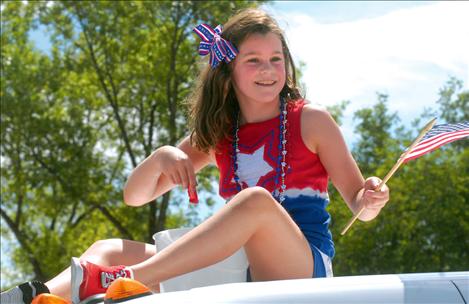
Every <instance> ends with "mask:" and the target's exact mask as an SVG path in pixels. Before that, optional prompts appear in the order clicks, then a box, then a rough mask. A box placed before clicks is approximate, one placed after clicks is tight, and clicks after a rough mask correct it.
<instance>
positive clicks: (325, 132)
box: [301, 105, 389, 221]
mask: <svg viewBox="0 0 469 304" xmlns="http://www.w3.org/2000/svg"><path fill="white" fill-rule="evenodd" d="M301 135H302V138H303V141H304V142H305V144H306V146H307V147H308V148H309V149H310V150H311V151H312V152H315V153H317V154H318V156H319V158H320V160H321V163H322V164H323V166H324V168H325V169H326V171H327V172H328V174H329V176H330V178H331V181H332V183H333V184H334V186H335V187H336V188H337V190H338V191H339V193H340V194H341V196H342V197H343V198H344V200H345V202H346V203H347V205H348V207H349V208H350V209H351V210H352V212H353V213H354V214H356V213H357V212H358V211H359V210H360V209H361V208H362V207H363V206H364V207H366V209H365V211H364V212H363V213H362V214H361V215H360V217H359V219H360V220H362V221H369V220H371V219H373V218H375V217H376V216H377V215H378V213H379V212H380V211H381V208H382V207H384V205H385V204H386V202H387V201H388V200H389V189H388V187H387V186H386V185H384V186H383V187H382V188H381V190H380V191H374V189H375V188H376V187H377V186H378V184H379V182H380V179H379V178H377V177H371V178H368V179H367V180H366V181H365V180H364V178H363V176H362V174H361V172H360V169H359V168H358V166H357V164H356V162H355V160H354V159H353V156H352V154H351V153H350V152H349V150H348V148H347V145H346V144H345V141H344V138H343V136H342V133H341V132H340V129H339V127H338V126H337V124H336V123H335V121H334V119H333V118H332V117H331V115H330V114H329V113H328V112H327V111H326V110H323V109H319V108H316V107H313V106H312V105H305V106H304V109H303V112H302V114H301Z"/></svg>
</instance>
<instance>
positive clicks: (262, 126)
mask: <svg viewBox="0 0 469 304" xmlns="http://www.w3.org/2000/svg"><path fill="white" fill-rule="evenodd" d="M304 105H305V101H304V100H298V101H296V102H290V103H289V104H288V106H287V111H288V112H287V137H286V139H287V143H286V145H287V147H286V148H287V157H286V162H287V170H286V175H285V186H286V189H285V192H284V194H285V200H284V202H283V203H282V206H283V207H284V208H285V210H286V211H287V212H288V213H289V214H290V216H291V217H292V219H293V220H294V221H295V223H296V224H297V225H298V227H299V228H300V230H301V231H302V232H303V234H304V236H305V237H306V239H307V240H308V242H309V243H310V246H311V245H314V246H316V247H317V248H318V249H319V250H321V251H322V252H323V253H325V254H326V255H328V256H329V257H330V258H332V257H333V256H334V253H335V251H334V243H333V241H332V235H331V232H330V230H329V223H330V219H331V217H330V214H329V213H328V212H327V210H326V206H327V205H328V203H329V196H328V193H327V185H328V179H329V177H328V174H327V172H326V170H325V169H324V167H323V165H322V164H321V161H320V159H319V157H318V155H317V154H316V153H313V152H311V151H310V150H309V149H308V148H307V147H306V145H305V143H304V142H303V139H302V137H301V112H302V110H303V106H304ZM308 123H313V124H314V123H315V122H314V121H311V122H308ZM279 124H280V116H277V117H274V118H272V119H269V120H266V121H263V122H257V123H247V124H244V125H242V126H240V127H239V131H238V148H239V153H238V156H237V158H238V166H239V168H238V175H239V178H240V181H241V182H242V183H243V188H246V187H253V186H260V187H263V188H265V189H267V190H268V191H270V192H271V193H272V192H273V191H274V188H275V178H276V176H277V173H276V170H277V158H278V155H279V149H281V145H280V143H279V129H280V128H279ZM232 154H233V146H232V141H231V140H229V139H225V140H222V141H221V142H220V143H219V144H218V145H217V152H216V153H215V157H216V163H217V166H218V169H219V171H220V181H219V194H220V196H221V197H223V198H224V199H227V200H229V199H230V198H231V197H233V196H234V195H235V194H236V193H237V192H238V191H237V187H236V183H235V181H234V172H233V158H232Z"/></svg>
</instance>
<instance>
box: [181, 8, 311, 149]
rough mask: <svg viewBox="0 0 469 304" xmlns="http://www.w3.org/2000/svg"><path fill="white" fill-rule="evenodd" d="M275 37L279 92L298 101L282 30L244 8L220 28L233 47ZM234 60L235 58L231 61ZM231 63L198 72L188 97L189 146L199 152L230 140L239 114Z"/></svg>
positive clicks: (259, 12)
mask: <svg viewBox="0 0 469 304" xmlns="http://www.w3.org/2000/svg"><path fill="white" fill-rule="evenodd" d="M254 33H259V34H263V35H264V34H268V33H274V34H277V35H278V37H279V39H280V41H281V42H282V47H283V54H284V57H285V61H286V62H285V72H286V81H285V86H284V87H283V89H282V91H281V92H280V96H281V97H284V98H285V99H286V100H287V102H293V101H295V100H297V99H300V98H302V96H301V94H300V92H299V89H298V86H297V83H296V73H295V65H294V63H293V59H292V56H291V54H290V50H289V49H288V46H287V43H286V41H285V37H284V35H283V31H282V30H281V29H280V27H279V25H278V24H277V22H276V21H275V20H274V19H273V18H272V17H271V16H269V15H268V14H267V13H265V12H264V11H262V10H259V9H253V8H249V9H244V10H242V11H240V12H238V13H237V14H236V15H234V16H233V17H231V18H230V19H229V20H228V22H227V23H226V24H225V25H224V28H223V32H222V35H221V36H222V37H223V38H224V39H226V40H228V41H230V42H231V43H232V44H233V45H234V46H235V47H237V48H238V47H239V46H240V45H241V43H242V42H243V41H244V40H245V39H246V38H247V37H248V36H249V35H251V34H254ZM235 60H236V59H235ZM231 71H232V62H231V63H226V62H224V61H223V62H221V63H220V64H219V65H218V66H217V67H216V68H211V66H210V65H208V66H207V67H205V69H204V70H203V71H202V72H201V73H200V75H199V79H198V84H197V87H196V89H195V90H194V92H193V94H192V95H191V96H190V98H189V105H190V108H189V118H190V126H191V128H192V131H191V135H190V138H191V143H192V142H195V146H196V147H197V148H198V149H200V150H201V151H204V152H208V150H209V149H212V148H216V145H217V144H218V143H219V142H220V141H221V140H223V139H230V138H231V137H232V134H231V133H232V127H233V124H234V121H235V119H236V114H235V113H237V112H238V111H239V105H238V101H237V98H236V94H235V92H234V89H233V85H232V83H231Z"/></svg>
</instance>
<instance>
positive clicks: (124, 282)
mask: <svg viewBox="0 0 469 304" xmlns="http://www.w3.org/2000/svg"><path fill="white" fill-rule="evenodd" d="M151 294H152V292H151V291H150V289H149V288H148V287H147V286H145V285H143V284H142V283H140V282H139V281H136V280H133V279H129V278H118V279H117V280H115V281H114V282H112V284H111V285H110V286H109V287H108V289H107V291H106V295H105V296H104V303H105V304H112V303H120V302H122V301H126V300H131V299H135V298H140V297H144V296H148V295H151Z"/></svg>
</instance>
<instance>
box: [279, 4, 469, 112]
mask: <svg viewBox="0 0 469 304" xmlns="http://www.w3.org/2000/svg"><path fill="white" fill-rule="evenodd" d="M272 14H273V15H274V17H275V18H276V19H277V20H278V21H279V23H280V25H281V26H282V28H283V29H284V30H285V32H286V35H287V40H288V41H289V46H290V49H291V51H292V53H293V56H294V57H295V58H296V60H297V61H298V60H302V61H305V62H306V64H307V68H306V70H305V71H304V78H303V81H304V82H305V83H306V86H307V97H308V99H310V100H312V101H314V102H318V103H322V104H325V105H331V104H336V103H338V102H340V101H342V100H351V101H352V104H351V107H350V109H351V110H353V109H357V108H361V107H362V106H365V105H366V106H369V105H370V104H373V103H375V102H376V97H375V96H376V95H375V94H376V92H378V91H379V92H383V93H388V94H389V95H390V104H389V105H390V108H391V110H394V111H396V110H400V111H401V112H403V116H404V117H403V118H404V120H406V119H412V118H415V117H417V116H418V114H420V112H421V109H423V106H431V105H434V101H435V100H436V99H437V98H438V89H439V88H440V87H441V86H442V85H443V84H444V83H445V82H446V81H447V80H448V79H449V77H450V76H456V77H457V78H459V79H462V80H463V81H464V84H465V88H469V39H468V37H469V18H468V17H467V16H469V3H468V2H438V3H435V4H429V5H425V6H418V7H414V8H406V9H401V10H396V11H393V12H390V13H388V14H386V15H382V16H380V17H375V18H369V19H361V20H357V21H354V22H343V23H332V24H331V23H328V24H323V23H319V22H317V20H315V19H314V17H312V16H308V15H306V14H303V13H288V12H279V11H272Z"/></svg>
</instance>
